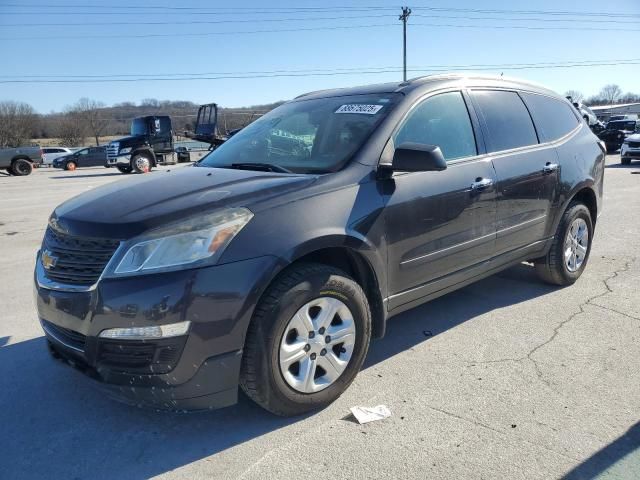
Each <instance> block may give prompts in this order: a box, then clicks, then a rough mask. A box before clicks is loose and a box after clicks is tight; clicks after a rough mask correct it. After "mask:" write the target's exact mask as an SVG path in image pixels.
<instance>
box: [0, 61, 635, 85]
mask: <svg viewBox="0 0 640 480" xmlns="http://www.w3.org/2000/svg"><path fill="white" fill-rule="evenodd" d="M623 65H640V59H639V60H638V61H633V62H632V61H625V63H621V62H620V61H602V62H591V63H586V62H578V63H572V62H568V63H567V62H564V63H557V64H550V63H545V64H502V65H500V64H496V65H489V66H480V65H475V66H461V67H453V66H443V67H442V68H437V67H428V66H425V67H421V68H411V69H408V70H407V71H411V72H416V73H424V72H430V73H435V72H457V71H460V72H464V71H474V70H476V71H478V70H485V71H486V70H528V69H542V68H545V69H546V68H580V67H605V66H606V67H611V66H623ZM400 71H401V69H400V68H397V67H393V68H372V69H369V70H366V69H363V70H353V71H324V72H322V71H316V72H312V73H295V72H290V73H276V74H261V75H245V74H241V73H238V74H236V75H217V76H210V77H202V76H197V77H195V76H191V77H139V78H100V79H93V78H92V79H75V80H71V79H43V80H40V79H36V80H22V79H18V80H0V83H22V84H24V83H121V82H141V81H154V82H155V81H194V80H241V79H258V78H280V77H313V76H336V75H355V74H358V75H371V74H381V73H396V72H400Z"/></svg>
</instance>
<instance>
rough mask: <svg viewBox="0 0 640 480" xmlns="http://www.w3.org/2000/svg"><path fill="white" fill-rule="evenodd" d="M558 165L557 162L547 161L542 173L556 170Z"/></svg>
mask: <svg viewBox="0 0 640 480" xmlns="http://www.w3.org/2000/svg"><path fill="white" fill-rule="evenodd" d="M559 167H560V165H558V164H557V163H551V162H547V164H546V165H545V166H544V167H543V168H542V173H553V172H555V171H556V170H558V168H559Z"/></svg>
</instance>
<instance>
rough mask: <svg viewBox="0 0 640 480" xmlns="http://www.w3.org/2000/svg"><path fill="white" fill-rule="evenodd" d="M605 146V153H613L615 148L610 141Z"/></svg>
mask: <svg viewBox="0 0 640 480" xmlns="http://www.w3.org/2000/svg"><path fill="white" fill-rule="evenodd" d="M606 147H607V153H614V152H615V151H616V148H615V147H614V146H613V145H611V144H610V143H607V145H606Z"/></svg>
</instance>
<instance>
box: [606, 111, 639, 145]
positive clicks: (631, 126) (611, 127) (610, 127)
mask: <svg viewBox="0 0 640 480" xmlns="http://www.w3.org/2000/svg"><path fill="white" fill-rule="evenodd" d="M639 132H640V120H634V119H625V120H611V121H609V122H608V123H607V125H606V127H605V129H604V130H603V131H602V132H600V133H599V134H598V137H599V138H600V139H601V140H602V141H603V142H604V143H605V145H606V147H607V152H608V153H613V152H617V151H618V150H620V147H621V146H622V144H623V143H624V141H625V139H626V138H627V137H628V136H629V135H633V134H634V133H639Z"/></svg>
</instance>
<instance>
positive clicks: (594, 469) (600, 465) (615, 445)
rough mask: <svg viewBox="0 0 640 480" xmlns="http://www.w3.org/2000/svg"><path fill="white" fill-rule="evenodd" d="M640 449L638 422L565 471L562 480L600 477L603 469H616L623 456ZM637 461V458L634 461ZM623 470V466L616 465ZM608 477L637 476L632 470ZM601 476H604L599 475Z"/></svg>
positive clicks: (585, 479) (639, 425) (639, 426)
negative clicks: (571, 468) (567, 471)
mask: <svg viewBox="0 0 640 480" xmlns="http://www.w3.org/2000/svg"><path fill="white" fill-rule="evenodd" d="M637 450H640V422H638V423H636V424H635V425H633V426H632V427H631V428H630V429H629V430H627V431H626V432H625V433H624V435H622V436H620V437H619V438H617V439H616V440H614V441H613V442H611V443H610V444H609V445H607V446H606V447H604V448H603V449H601V450H599V451H598V452H596V453H595V454H593V455H592V456H591V457H589V458H588V459H587V460H585V461H584V462H582V463H581V464H580V465H578V466H577V467H575V468H574V469H573V470H571V471H570V472H569V473H567V474H566V475H565V476H564V477H562V478H563V480H590V479H595V478H598V477H600V474H602V473H603V472H604V471H605V470H608V469H612V470H614V469H616V464H618V462H619V461H620V460H622V459H623V458H624V457H626V456H628V455H630V454H631V453H633V452H635V451H637ZM635 463H637V460H636V461H635ZM618 468H620V469H621V470H624V466H621V467H618ZM618 474H619V475H620V476H618V475H616V474H612V475H611V477H610V478H637V477H634V475H633V473H632V472H626V471H621V472H618ZM601 478H604V476H603V477H601Z"/></svg>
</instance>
